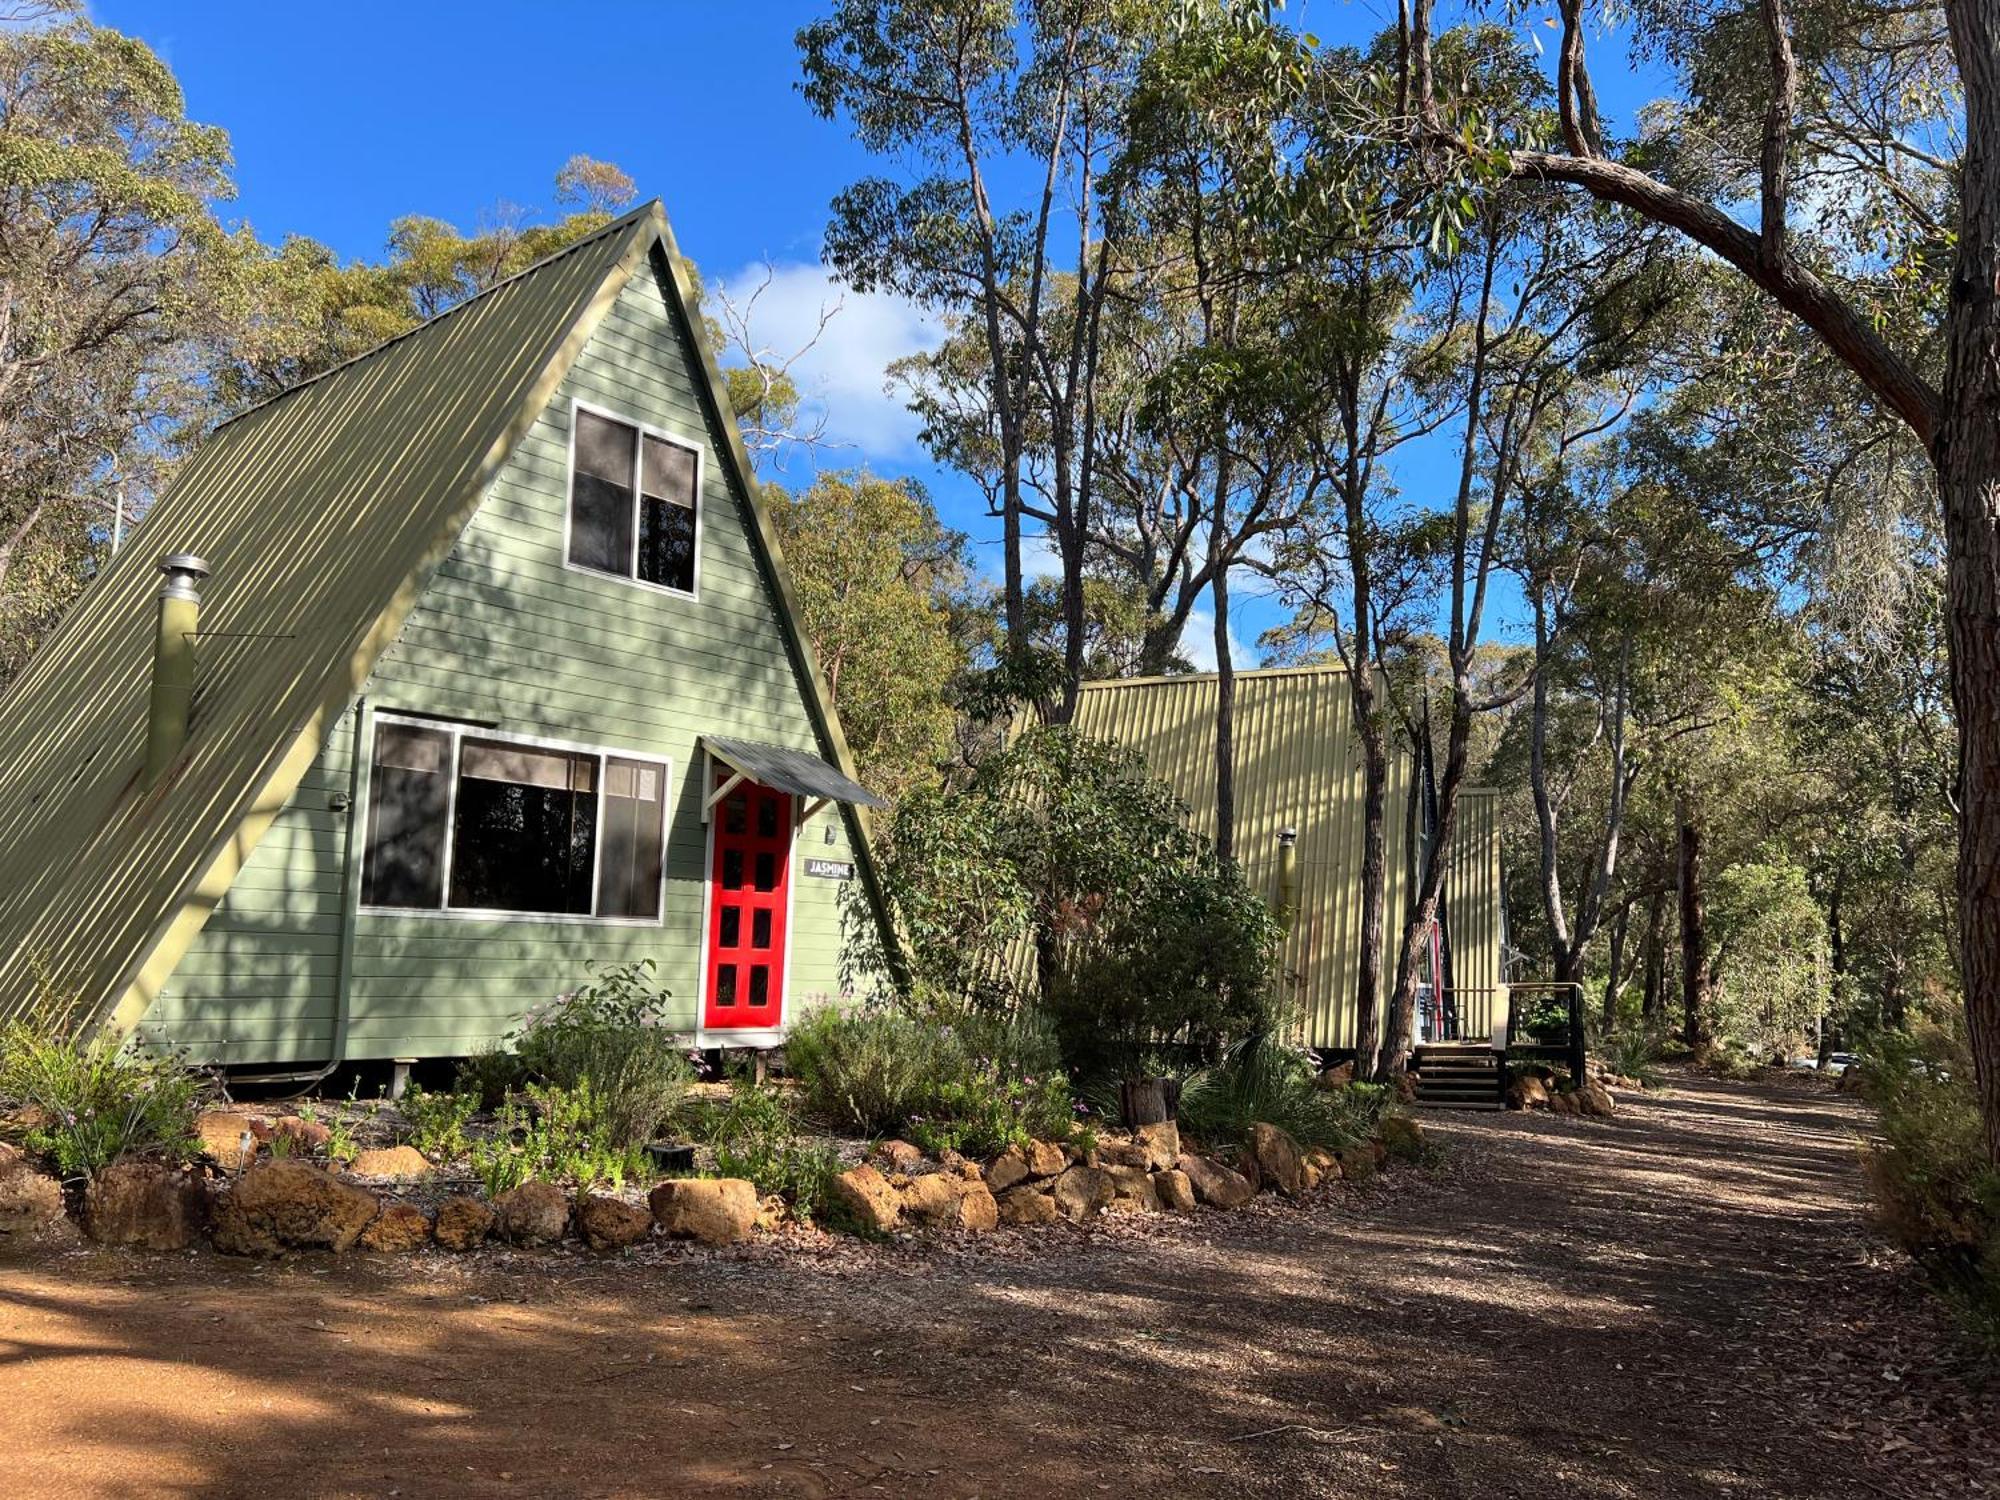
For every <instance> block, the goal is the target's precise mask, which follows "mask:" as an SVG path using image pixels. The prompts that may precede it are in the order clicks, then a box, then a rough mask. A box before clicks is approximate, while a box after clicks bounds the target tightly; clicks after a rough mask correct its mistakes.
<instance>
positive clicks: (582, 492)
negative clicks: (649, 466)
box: [569, 411, 639, 578]
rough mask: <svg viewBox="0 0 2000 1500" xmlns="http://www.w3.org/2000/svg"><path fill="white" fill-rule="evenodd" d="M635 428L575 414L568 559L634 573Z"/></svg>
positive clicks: (596, 566) (605, 419)
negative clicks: (633, 468)
mask: <svg viewBox="0 0 2000 1500" xmlns="http://www.w3.org/2000/svg"><path fill="white" fill-rule="evenodd" d="M638 437H639V434H638V430H637V429H636V428H633V427H628V426H627V425H626V424H625V423H623V422H613V421H611V420H610V419H609V418H606V417H600V416H596V415H594V414H593V413H591V412H587V411H579V412H578V413H577V414H576V472H575V473H573V474H572V475H571V476H570V501H569V560H570V561H571V562H573V563H575V564H576V565H577V566H578V567H582V568H596V569H598V570H600V571H602V572H606V573H618V574H622V575H624V576H626V577H628V578H629V577H630V576H631V573H632V500H633V497H632V461H633V458H634V456H635V449H636V445H637V442H638Z"/></svg>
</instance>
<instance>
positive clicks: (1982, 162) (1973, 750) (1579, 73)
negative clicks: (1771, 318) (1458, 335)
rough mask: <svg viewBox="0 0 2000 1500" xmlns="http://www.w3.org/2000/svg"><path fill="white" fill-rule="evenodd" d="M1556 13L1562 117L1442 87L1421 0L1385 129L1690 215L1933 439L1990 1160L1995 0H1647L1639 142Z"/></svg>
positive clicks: (1431, 9) (1997, 736)
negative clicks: (1612, 109)
mask: <svg viewBox="0 0 2000 1500" xmlns="http://www.w3.org/2000/svg"><path fill="white" fill-rule="evenodd" d="M1558 10H1559V13H1560V18H1561V45H1560V48H1559V50H1558V52H1557V54H1556V57H1555V60H1554V63H1553V67H1554V86H1555V94H1556V99H1555V111H1554V118H1553V120H1551V119H1550V118H1549V117H1548V115H1547V113H1546V112H1545V111H1542V110H1539V109H1538V110H1534V111H1527V112H1519V113H1515V114H1512V115H1493V116H1487V117H1485V118H1483V119H1481V120H1479V121H1476V122H1472V125H1471V128H1466V124H1467V122H1465V121H1463V120H1461V119H1457V118H1452V117H1451V116H1450V115H1449V114H1448V100H1447V98H1446V96H1445V95H1444V94H1443V93H1442V91H1441V90H1440V89H1439V87H1438V82H1437V68H1436V61H1435V55H1436V45H1435V42H1436V38H1435V20H1434V14H1435V5H1434V0H1412V4H1411V5H1410V7H1409V9H1408V11H1407V13H1406V25H1405V26H1404V28H1403V32H1404V38H1405V46H1404V47H1403V48H1402V49H1401V66H1400V68H1399V77H1400V80H1401V84H1402V91H1403V95H1404V97H1405V98H1406V99H1407V101H1408V103H1407V108H1406V110H1405V111H1403V113H1402V115H1401V118H1400V119H1398V120H1397V121H1396V122H1395V128H1396V129H1397V130H1398V131H1399V132H1400V133H1402V134H1404V135H1405V136H1406V137H1407V138H1410V139H1412V140H1414V141H1417V142H1419V143H1421V144H1422V145H1424V146H1425V147H1427V148H1428V149H1429V150H1430V151H1431V153H1432V155H1433V157H1434V158H1435V159H1436V160H1438V161H1439V162H1440V163H1441V164H1450V163H1456V164H1459V165H1460V166H1461V167H1462V168H1463V169H1464V172H1465V175H1466V176H1467V177H1468V178H1479V179H1485V180H1492V179H1496V178H1516V179H1529V180H1533V181H1537V182H1541V183H1547V184H1555V185H1560V186H1563V187H1568V188H1573V189H1578V190H1581V191H1582V192H1583V193H1586V194H1588V195H1590V196H1591V197H1593V198H1595V199H1597V200H1599V201H1601V202H1607V203H1614V204H1618V205H1620V206H1622V207H1624V208H1626V209H1628V210H1630V211H1632V212H1635V213H1639V214H1642V215H1644V216H1645V217H1647V218H1648V219H1650V220H1652V221H1654V222H1656V223H1659V224H1662V225H1664V226H1667V227H1668V228H1670V229H1672V230H1674V231H1676V232H1677V233H1679V234H1682V235H1684V236H1686V237H1687V238H1688V239H1690V240H1691V241H1693V242H1694V243H1696V244H1698V245H1700V246H1702V247H1703V248H1704V249H1706V250H1708V251H1710V252H1712V253H1713V254H1714V255H1716V256H1718V257H1719V258H1720V259H1721V260H1722V261H1724V262H1726V263H1727V264H1729V265H1730V266H1732V267H1734V268H1735V269H1736V270H1737V271H1738V272H1739V273H1740V274H1741V275H1742V276H1743V277H1745V278H1746V279H1747V280H1748V282H1749V283H1750V284H1751V285H1753V286H1754V287H1756V288H1757V289H1758V290H1759V291H1760V292H1761V293H1762V294H1763V295H1764V296H1765V297H1766V298H1768V299H1769V301H1770V303H1771V304H1772V305H1773V306H1775V307H1777V308H1779V309H1782V310H1783V311H1784V312H1786V313H1788V314H1790V315H1791V316H1792V317H1794V318H1796V319H1798V321H1799V322H1800V323H1801V324H1803V325H1804V326H1805V327H1806V328H1808V329H1810V330H1811V331H1812V333H1813V335H1814V336H1815V337H1816V338H1817V339H1818V341H1819V342H1820V343H1821V344H1822V345H1823V347H1824V348H1825V350H1826V351H1827V352H1828V353H1829V354H1830V355H1831V356H1832V357H1834V358H1836V359H1838V360H1839V361H1840V362H1841V363H1842V364H1844V365H1845V366H1846V367H1847V368H1848V369H1849V370H1851V371H1852V372H1853V373H1854V375H1855V376H1856V377H1857V378H1858V379H1859V381H1860V382H1861V383H1862V384H1863V385H1864V386H1865V387H1866V389H1867V390H1868V391H1869V393H1870V394H1871V395H1872V397H1873V398H1874V400H1875V401H1877V402H1878V403H1879V404H1880V405H1881V407H1882V408H1883V409H1884V410H1886V411H1887V412H1890V413H1893V414H1894V415H1895V416H1896V417H1897V418H1898V419H1900V420H1901V421H1902V422H1903V423H1904V424H1905V425H1906V426H1907V427H1908V429H1909V431H1910V433H1911V434H1912V435H1913V437H1914V438H1915V439H1916V441H1917V442H1918V444H1919V445H1920V446H1921V448H1922V450H1923V452H1924V454H1925V455H1926V457H1927V458H1928V460H1929V463H1930V466H1931V469H1932V472H1933V476H1934V482H1935V485H1936V489H1937V494H1938V497H1939V500H1940V502H1941V508H1942V515H1943V535H1944V542H1945V547H1944V551H1945V571H1946V578H1947V586H1946V609H1945V618H1946V624H1947V631H1948V637H1949V640H1950V643H1951V657H1950V660H1951V682H1952V699H1953V705H1954V709H1955V712H1956V719H1957V752H1958V762H1959V765H1958V777H1959V782H1960V786H1961V788H1962V797H1961V807H1960V815H1959V820H1960V830H1961V836H1960V843H1959V854H1958V875H1957V908H1958V911H1957V918H1958V926H1959V933H1960V944H1959V946H1960V955H1959V956H1960V962H1961V965H1962V979H1963V982H1964V990H1965V1007H1966V1016H1967V1022H1968V1028H1967V1029H1968V1035H1969V1040H1970V1044H1971V1052H1972V1057H1973V1061H1974V1066H1975V1070H1976V1072H1977V1075H1978V1088H1979V1097H1980V1104H1981V1114H1982V1117H1983V1121H1984V1128H1985V1140H1986V1148H1987V1152H1988V1154H1989V1156H1990V1157H1991V1158H1992V1159H1993V1160H1994V1161H1996V1162H2000V424H1996V422H1995V421H1994V413H1995V412H1996V411H2000V9H1996V8H1995V7H1994V6H1993V5H1992V4H1991V3H1990V0H1940V3H1936V4H1916V5H1910V4H1903V3H1890V0H1863V3H1846V0H1842V3H1837V4H1836V3H1833V0H1805V3H1803V4H1799V3H1793V0H1758V3H1757V4H1756V5H1754V6H1752V5H1748V4H1744V3H1741V0H1697V3H1693V4H1687V3H1672V4H1669V3H1666V0H1646V3H1643V4H1641V5H1639V6H1638V7H1637V8H1636V10H1634V11H1633V12H1632V13H1631V17H1630V20H1629V22H1628V27H1629V35H1630V36H1631V37H1632V39H1633V44H1634V46H1635V48H1636V49H1637V50H1638V51H1639V52H1640V53H1641V54H1642V55H1645V56H1648V57H1650V58H1653V59H1656V60H1658V61H1660V62H1662V63H1664V64H1665V65H1666V66H1667V67H1668V68H1669V69H1670V70H1671V73H1672V76H1673V80H1674V88H1675V91H1674V96H1673V98H1672V99H1670V100H1669V101H1667V102H1666V103H1665V105H1664V107H1662V108H1657V109H1655V110H1654V111H1653V112H1652V114H1651V116H1650V118H1649V122H1648V125H1647V127H1646V131H1645V137H1644V138H1643V139H1641V140H1637V141H1620V140H1618V139H1616V138H1615V137H1614V136H1613V134H1612V133H1611V131H1610V130H1608V129H1607V127H1606V123H1605V121H1604V119H1603V117H1602V115H1601V112H1600V110H1599V108H1598V104H1597V97H1596V93H1595V90H1594V88H1593V86H1592V82H1591V75H1590V71H1589V67H1588V62H1587V58H1586V34H1587V32H1588V31H1589V30H1590V27H1591V23H1592V19H1593V18H1592V16H1591V15H1590V14H1589V12H1588V11H1587V9H1586V6H1585V4H1584V0H1559V5H1558ZM1802 203H1806V204H1810V205H1811V211H1810V216H1809V217H1807V218H1804V219H1802V218H1801V217H1800V215H1799V214H1798V213H1797V212H1795V208H1796V207H1797V206H1798V205H1800V204H1802ZM1746 208H1747V209H1748V212H1747V213H1746V212H1744V210H1745V209H1746Z"/></svg>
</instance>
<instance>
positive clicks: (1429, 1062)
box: [1410, 1042, 1505, 1109]
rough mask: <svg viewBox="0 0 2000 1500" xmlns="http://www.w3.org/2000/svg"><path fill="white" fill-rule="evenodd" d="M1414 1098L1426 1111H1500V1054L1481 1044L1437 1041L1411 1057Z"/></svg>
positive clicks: (1420, 1048)
mask: <svg viewBox="0 0 2000 1500" xmlns="http://www.w3.org/2000/svg"><path fill="white" fill-rule="evenodd" d="M1410 1066H1411V1068H1413V1069H1414V1070H1415V1072H1416V1075H1417V1099H1416V1102H1417V1104H1418V1105H1419V1106H1421V1107H1423V1108H1426V1109H1503V1108H1505V1104H1504V1102H1503V1101H1502V1099H1501V1097H1500V1055H1499V1054H1498V1053H1497V1052H1495V1051H1494V1050H1493V1049H1492V1048H1491V1047H1488V1046H1486V1045H1485V1044H1484V1043H1480V1042H1436V1043H1427V1044H1425V1045H1423V1046H1420V1047H1418V1048H1417V1049H1416V1050H1415V1052H1413V1053H1412V1054H1411V1056H1410Z"/></svg>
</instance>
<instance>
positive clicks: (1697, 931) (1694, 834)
mask: <svg viewBox="0 0 2000 1500" xmlns="http://www.w3.org/2000/svg"><path fill="white" fill-rule="evenodd" d="M1680 839H1681V870H1680V877H1681V1008H1682V1021H1681V1039H1682V1040H1683V1041H1685V1042H1686V1043H1687V1044H1688V1046H1690V1047H1692V1048H1693V1049H1694V1050H1695V1051H1696V1052H1706V1051H1707V1050H1708V1047H1709V1043H1710V1041H1711V1040H1712V1038H1711V1037H1710V1035H1709V1030H1708V1009H1709V1003H1708V1002H1709V988H1710V985H1711V983H1712V979H1711V976H1710V973H1709V967H1708V913H1707V908H1706V904H1705V903H1706V897H1705V896H1704V894H1703V890H1702V876H1701V824H1700V823H1699V822H1698V821H1696V819H1695V815H1694V810H1693V808H1692V807H1691V806H1690V805H1689V804H1688V802H1687V799H1685V798H1683V799H1682V800H1681V806H1680Z"/></svg>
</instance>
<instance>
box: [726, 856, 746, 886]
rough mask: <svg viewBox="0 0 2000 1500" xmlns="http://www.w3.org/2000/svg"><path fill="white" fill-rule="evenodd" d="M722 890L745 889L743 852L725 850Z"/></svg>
mask: <svg viewBox="0 0 2000 1500" xmlns="http://www.w3.org/2000/svg"><path fill="white" fill-rule="evenodd" d="M722 888H723V889H724V890H725V891H740V890H742V889H743V851H742V850H741V849H725V850H723V851H722Z"/></svg>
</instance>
